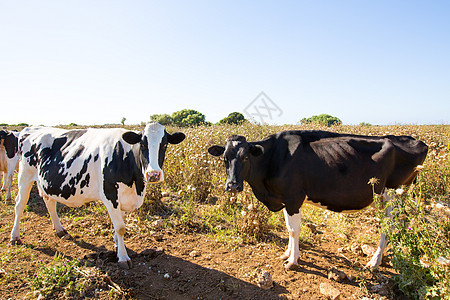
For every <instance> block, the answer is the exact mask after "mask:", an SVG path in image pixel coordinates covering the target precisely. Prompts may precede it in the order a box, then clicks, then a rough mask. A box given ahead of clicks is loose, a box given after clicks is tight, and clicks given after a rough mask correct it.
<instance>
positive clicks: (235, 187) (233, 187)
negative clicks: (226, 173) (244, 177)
mask: <svg viewBox="0 0 450 300" xmlns="http://www.w3.org/2000/svg"><path fill="white" fill-rule="evenodd" d="M243 189H244V187H243V185H242V184H238V183H236V182H227V184H226V188H225V190H226V191H227V192H231V193H238V192H242V190H243Z"/></svg>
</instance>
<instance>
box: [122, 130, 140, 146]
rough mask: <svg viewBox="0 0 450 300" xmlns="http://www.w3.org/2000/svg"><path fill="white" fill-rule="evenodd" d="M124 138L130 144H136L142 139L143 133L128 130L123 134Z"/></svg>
mask: <svg viewBox="0 0 450 300" xmlns="http://www.w3.org/2000/svg"><path fill="white" fill-rule="evenodd" d="M122 138H123V140H124V141H125V142H127V143H128V144H131V145H134V144H137V143H139V142H140V141H141V139H142V134H141V133H136V132H133V131H127V132H125V133H124V134H122Z"/></svg>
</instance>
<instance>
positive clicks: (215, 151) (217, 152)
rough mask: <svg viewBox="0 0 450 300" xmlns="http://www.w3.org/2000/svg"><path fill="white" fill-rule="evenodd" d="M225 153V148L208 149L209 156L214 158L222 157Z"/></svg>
mask: <svg viewBox="0 0 450 300" xmlns="http://www.w3.org/2000/svg"><path fill="white" fill-rule="evenodd" d="M224 151H225V147H222V146H218V145H214V146H211V147H209V148H208V152H209V154H211V155H212V156H220V155H222V154H223V152H224Z"/></svg>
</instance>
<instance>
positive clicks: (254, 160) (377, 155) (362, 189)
mask: <svg viewBox="0 0 450 300" xmlns="http://www.w3.org/2000/svg"><path fill="white" fill-rule="evenodd" d="M208 152H209V153H210V154H212V155H214V156H220V155H222V154H223V157H224V161H225V166H226V171H227V182H226V189H227V190H228V191H232V192H236V191H237V192H239V191H242V189H243V181H244V180H245V181H247V182H248V183H249V184H250V186H251V188H252V190H253V193H254V194H255V196H256V198H258V200H260V201H261V202H262V203H264V205H266V206H267V207H268V208H269V210H271V211H279V210H281V209H283V212H284V216H285V219H286V225H287V229H288V231H289V246H288V249H287V251H286V252H285V253H284V255H283V256H282V258H283V259H288V261H287V264H286V268H289V269H291V268H295V267H296V265H297V260H298V258H299V241H298V238H299V233H300V223H301V218H300V207H301V206H302V204H303V203H304V202H305V201H307V202H309V203H312V204H315V205H317V206H320V207H323V208H326V209H329V210H331V211H335V212H351V211H357V210H361V209H363V208H365V207H367V206H368V205H370V204H371V203H372V202H373V189H372V186H371V185H370V184H368V182H369V180H370V179H372V178H376V179H377V183H376V184H375V186H374V189H375V192H376V193H377V194H383V193H384V196H385V197H386V198H387V193H385V189H386V188H398V187H399V186H401V185H410V184H411V183H413V181H414V180H415V178H416V176H417V174H418V171H419V169H420V167H421V164H422V163H423V161H424V160H425V157H426V155H427V152H428V147H427V145H425V144H424V143H423V142H421V141H418V140H415V139H414V138H412V137H410V136H393V135H388V136H376V137H373V136H361V135H351V134H339V133H333V132H327V131H283V132H279V133H277V134H274V135H271V136H268V137H267V138H265V139H263V140H262V141H257V142H247V140H246V138H245V137H243V136H238V135H233V136H231V137H229V138H228V139H227V141H226V144H225V147H222V146H218V145H215V146H212V147H210V148H209V149H208ZM419 166H420V167H419ZM386 244H387V240H386V236H385V235H384V234H383V233H382V234H381V240H380V245H379V247H378V249H377V252H376V253H375V254H374V256H373V258H372V259H371V260H370V262H369V263H368V264H367V266H368V267H372V268H374V267H377V266H379V265H380V264H381V259H382V256H383V251H384V249H385V247H386Z"/></svg>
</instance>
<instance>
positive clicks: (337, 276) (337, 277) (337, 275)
mask: <svg viewBox="0 0 450 300" xmlns="http://www.w3.org/2000/svg"><path fill="white" fill-rule="evenodd" d="M345 278H347V275H345V273H344V272H342V271H339V270H338V269H336V268H335V267H333V268H331V270H330V271H329V272H328V279H331V280H334V281H337V282H341V281H342V280H344V279H345Z"/></svg>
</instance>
